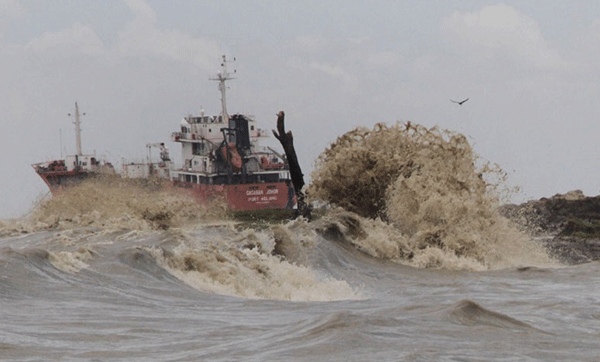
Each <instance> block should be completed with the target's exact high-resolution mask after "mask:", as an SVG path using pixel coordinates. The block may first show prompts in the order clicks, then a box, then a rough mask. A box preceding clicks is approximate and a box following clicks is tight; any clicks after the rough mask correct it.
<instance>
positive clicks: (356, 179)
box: [308, 123, 552, 270]
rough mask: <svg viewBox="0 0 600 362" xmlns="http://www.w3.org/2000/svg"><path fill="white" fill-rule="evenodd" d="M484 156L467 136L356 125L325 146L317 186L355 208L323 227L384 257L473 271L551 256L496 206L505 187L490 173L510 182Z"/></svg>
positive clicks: (319, 192)
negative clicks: (500, 187)
mask: <svg viewBox="0 0 600 362" xmlns="http://www.w3.org/2000/svg"><path fill="white" fill-rule="evenodd" d="M476 161H477V157H476V155H475V153H474V152H473V150H472V148H471V146H470V145H469V143H468V141H467V139H466V137H464V136H463V135H461V134H459V133H455V132H451V131H446V130H441V129H438V128H435V127H434V128H430V129H428V128H425V127H423V126H421V125H418V124H414V123H398V124H396V125H393V126H390V127H388V126H386V125H384V124H377V125H376V126H375V127H374V129H373V130H368V129H365V128H356V129H354V130H352V131H350V132H348V133H346V134H344V135H342V136H341V137H339V138H338V140H337V141H336V142H335V143H333V144H332V145H331V147H329V148H328V149H327V150H325V151H324V152H323V154H322V155H321V156H320V157H319V159H318V162H317V167H316V169H315V171H314V172H313V174H312V178H313V182H312V184H311V186H310V187H309V189H308V193H309V195H310V197H312V198H313V199H316V200H321V201H325V202H327V203H329V204H330V205H333V206H337V207H341V208H343V209H345V210H346V212H341V211H339V210H338V211H335V212H331V213H330V215H329V216H328V217H327V218H325V219H324V220H323V221H322V223H325V224H322V225H321V226H320V227H321V229H322V230H325V231H327V232H328V233H329V234H331V233H332V230H335V229H336V228H337V229H338V230H341V234H342V235H344V239H346V240H348V241H349V242H351V243H353V244H355V245H356V246H358V247H359V248H360V249H361V250H363V251H365V252H367V253H369V254H370V255H373V256H375V257H379V258H386V259H393V260H396V261H399V262H402V263H406V264H410V265H413V266H416V267H441V268H450V269H470V270H485V269H497V268H505V267H512V266H519V265H529V264H536V265H549V264H550V263H552V261H551V260H550V258H549V257H548V256H547V254H546V253H545V251H544V250H543V248H542V247H541V246H539V245H537V244H535V243H534V242H533V241H531V239H530V238H528V237H527V236H525V235H524V234H522V233H520V232H519V231H517V230H516V229H515V228H514V227H513V226H512V225H511V224H510V223H509V222H508V221H507V220H506V219H505V218H503V217H502V216H501V215H500V214H499V212H498V211H497V207H498V198H497V197H495V196H494V194H493V193H492V192H491V189H492V188H493V187H496V186H497V185H495V184H490V183H489V182H487V181H486V179H489V178H491V179H495V180H499V179H502V176H500V177H497V175H493V174H494V173H499V172H501V171H500V170H498V169H497V168H491V167H488V166H487V165H484V166H483V167H480V168H478V167H477V166H476ZM489 175H491V176H492V177H489ZM493 176H496V177H493ZM352 213H355V214H356V215H353V214H352ZM348 230H351V231H352V232H348ZM334 233H335V232H334Z"/></svg>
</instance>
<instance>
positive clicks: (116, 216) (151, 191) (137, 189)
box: [31, 178, 226, 230]
mask: <svg viewBox="0 0 600 362" xmlns="http://www.w3.org/2000/svg"><path fill="white" fill-rule="evenodd" d="M31 219H32V221H33V222H34V223H35V224H36V225H37V227H44V225H45V227H46V228H55V229H56V228H58V229H61V228H70V227H72V226H97V227H110V228H117V229H138V230H153V229H167V228H171V227H182V226H185V225H191V224H193V223H196V222H201V221H207V220H222V219H226V209H225V204H224V203H223V202H221V200H215V201H214V202H211V203H204V204H201V203H198V202H197V201H196V200H195V199H194V198H193V197H190V195H189V194H188V193H186V190H183V189H178V188H176V187H174V186H171V185H170V184H169V183H167V182H161V181H159V180H157V181H156V182H155V183H148V182H146V183H141V182H133V181H130V180H119V179H103V178H94V179H90V180H86V181H84V182H82V183H81V184H79V185H77V186H73V187H69V188H67V189H65V190H63V191H62V192H61V193H60V194H58V195H56V196H54V197H52V198H50V199H48V200H45V201H43V202H41V203H40V204H39V205H38V207H37V208H36V209H35V210H34V211H33V212H32V216H31Z"/></svg>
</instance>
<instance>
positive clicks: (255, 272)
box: [147, 229, 358, 301]
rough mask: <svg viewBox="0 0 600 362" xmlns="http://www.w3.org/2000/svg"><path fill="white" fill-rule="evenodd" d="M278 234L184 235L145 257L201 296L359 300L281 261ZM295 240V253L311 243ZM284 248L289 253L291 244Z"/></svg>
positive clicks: (341, 286)
mask: <svg viewBox="0 0 600 362" xmlns="http://www.w3.org/2000/svg"><path fill="white" fill-rule="evenodd" d="M281 232H282V231H281V230H280V231H279V232H275V233H273V232H270V231H261V232H259V231H255V230H251V229H248V230H244V231H241V232H239V231H235V230H233V229H231V230H229V231H228V232H227V230H224V229H221V230H220V231H219V233H218V234H216V235H218V236H217V237H214V238H211V237H207V236H206V235H205V236H200V235H194V234H186V233H184V234H182V235H181V238H180V239H181V240H180V242H179V243H177V244H176V245H174V246H173V247H167V246H163V247H151V248H147V251H148V252H149V253H150V254H151V255H152V256H153V257H154V258H155V259H156V260H157V261H158V263H159V264H160V265H161V266H162V267H164V268H165V269H166V270H168V271H169V272H170V273H171V274H173V275H174V276H176V277H177V278H178V279H180V280H182V281H183V282H185V283H186V284H188V285H190V286H192V287H194V288H196V289H198V290H201V291H204V292H209V293H216V294H224V295H232V296H239V297H244V298H262V299H279V300H292V301H330V300H342V299H356V298H357V297H358V295H357V293H356V292H355V291H354V290H353V289H352V288H351V287H350V286H349V285H348V283H346V282H345V281H340V280H335V279H332V278H330V277H328V276H324V275H319V273H318V272H316V271H315V270H314V269H311V268H310V267H308V266H306V265H302V264H300V263H297V262H294V261H293V260H291V259H290V258H287V257H286V256H284V255H281V254H280V253H279V252H278V251H277V245H278V243H279V242H280V241H278V238H280V237H281ZM278 233H279V234H280V235H279V236H278V235H277V234H278ZM224 234H229V235H224ZM294 235H295V236H294V238H295V239H296V240H295V241H294V243H297V244H298V247H299V248H302V246H301V245H302V244H311V243H314V240H313V238H314V236H310V234H303V233H294ZM301 239H304V240H301ZM286 243H287V244H288V248H289V247H290V245H289V244H290V243H291V241H290V240H288V241H287V242H286ZM298 253H301V250H297V251H296V254H298Z"/></svg>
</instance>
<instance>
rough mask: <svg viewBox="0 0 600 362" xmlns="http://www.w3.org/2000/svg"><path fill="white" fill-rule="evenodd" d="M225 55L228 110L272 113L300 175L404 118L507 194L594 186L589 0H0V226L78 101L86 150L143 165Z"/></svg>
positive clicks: (29, 193) (54, 149) (28, 190)
mask: <svg viewBox="0 0 600 362" xmlns="http://www.w3.org/2000/svg"><path fill="white" fill-rule="evenodd" d="M221 54H226V55H227V56H228V57H230V58H233V57H236V58H237V62H236V63H235V65H234V67H235V69H237V79H236V80H234V81H232V82H231V84H230V87H231V88H230V90H229V93H228V95H229V97H228V108H229V110H230V113H233V112H241V113H249V114H253V115H255V116H256V117H257V119H258V120H259V122H260V125H261V127H262V128H267V129H270V128H273V127H274V124H275V118H276V117H275V113H276V112H277V111H279V110H280V109H283V110H285V111H286V115H287V120H288V128H290V129H292V130H293V131H294V135H295V139H296V142H297V150H298V153H299V157H300V159H301V162H302V164H303V168H304V171H305V173H306V174H308V173H310V170H311V168H312V163H313V161H314V160H315V158H316V157H317V156H318V154H319V153H320V152H321V151H322V150H323V149H324V148H325V147H326V146H327V145H328V144H329V143H330V142H332V141H333V140H335V138H336V137H337V136H338V135H340V134H342V133H344V132H345V131H348V130H350V129H351V128H353V127H355V126H359V125H363V126H367V127H371V126H373V124H375V123H377V122H387V123H394V122H396V121H397V120H400V121H408V120H410V121H413V122H418V123H421V124H424V125H426V126H428V127H430V126H434V125H438V126H440V127H442V128H447V129H452V130H455V131H459V132H461V133H464V134H466V135H468V136H469V139H470V140H471V143H472V144H473V145H474V148H475V150H476V152H477V153H478V154H479V155H480V156H481V157H483V158H484V159H486V160H489V161H491V162H494V163H498V164H499V165H500V166H501V167H502V168H503V169H504V170H506V171H507V172H508V173H509V179H510V184H511V185H518V186H521V187H522V190H523V191H522V193H521V194H520V195H518V196H517V198H516V200H518V201H521V200H526V199H528V198H538V197H541V196H550V195H552V194H554V193H557V192H561V193H563V192H566V191H569V190H572V189H582V190H583V191H584V192H585V193H586V194H588V195H596V194H598V190H600V177H599V176H600V172H598V171H597V170H598V169H600V159H599V158H600V157H599V156H598V149H599V148H600V146H598V142H597V139H598V134H600V124H599V122H598V120H597V118H598V115H599V114H600V112H599V111H600V105H599V102H598V99H599V93H600V92H599V85H600V83H599V80H600V79H599V78H600V77H599V76H600V73H599V68H598V64H599V59H600V2H598V1H569V2H566V1H527V2H524V1H504V2H497V1H322V0H320V1H293V2H291V1H202V2H184V1H151V0H147V1H142V0H126V1H116V0H115V1H75V0H71V1H66V0H65V1H57V0H48V1H42V0H40V1H18V0H0V70H1V73H0V74H2V77H1V79H2V81H1V82H0V126H1V129H2V132H1V136H0V137H1V138H0V151H1V152H2V157H1V166H2V172H1V174H0V178H1V181H0V183H1V185H2V191H1V193H0V206H1V207H0V217H2V218H6V217H13V216H18V215H22V214H23V213H25V212H27V210H28V209H29V208H30V207H31V205H32V203H33V202H34V200H35V199H36V198H37V197H40V196H42V195H44V194H45V193H46V192H47V191H48V190H47V187H46V186H45V184H44V183H43V182H42V180H41V179H39V177H38V176H37V175H36V174H35V173H34V172H33V169H32V168H31V167H30V164H32V163H35V162H41V161H46V160H49V159H51V158H56V157H58V156H60V152H61V150H60V137H59V132H62V140H63V146H64V147H63V148H65V149H66V150H67V152H68V153H73V152H74V149H75V142H74V135H73V133H74V131H73V124H72V122H71V121H72V120H71V119H69V118H68V117H67V113H69V112H72V111H73V105H74V102H75V101H78V102H79V105H80V108H81V109H82V111H85V112H87V115H86V116H85V117H84V118H83V125H82V128H83V148H84V152H93V151H96V153H97V154H98V155H105V156H107V157H108V158H110V159H111V160H113V162H115V163H119V162H120V161H121V159H122V158H123V157H124V158H143V157H144V155H145V144H146V143H147V142H158V141H168V137H169V134H170V132H172V131H175V130H177V127H178V125H179V121H180V120H181V118H182V117H183V116H184V115H186V114H188V113H196V112H197V111H198V110H199V109H200V107H203V108H204V109H205V110H206V112H207V113H209V114H216V113H218V112H219V94H218V91H217V86H216V84H215V83H214V82H210V81H208V78H209V76H211V75H212V74H213V73H215V72H216V71H217V70H218V65H219V57H220V55H221ZM467 97H470V100H469V101H468V102H467V103H465V104H464V105H463V106H458V105H456V104H454V103H451V102H450V101H449V99H450V98H453V99H459V98H460V99H464V98H467ZM169 146H170V148H171V153H172V155H173V156H174V157H175V158H176V159H178V155H179V148H178V146H177V145H175V144H169Z"/></svg>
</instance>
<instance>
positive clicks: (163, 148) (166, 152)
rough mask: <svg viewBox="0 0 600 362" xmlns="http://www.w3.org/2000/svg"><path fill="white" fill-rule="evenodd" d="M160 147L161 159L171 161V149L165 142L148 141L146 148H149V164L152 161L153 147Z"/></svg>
mask: <svg viewBox="0 0 600 362" xmlns="http://www.w3.org/2000/svg"><path fill="white" fill-rule="evenodd" d="M153 147H154V148H158V149H159V150H160V159H161V161H163V162H167V161H171V159H170V158H169V149H168V148H167V146H165V144H164V143H163V142H160V143H146V149H147V150H148V156H147V157H148V164H150V163H152V154H151V151H152V148H153Z"/></svg>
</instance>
